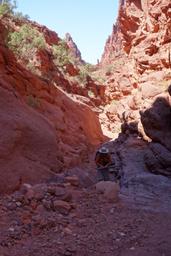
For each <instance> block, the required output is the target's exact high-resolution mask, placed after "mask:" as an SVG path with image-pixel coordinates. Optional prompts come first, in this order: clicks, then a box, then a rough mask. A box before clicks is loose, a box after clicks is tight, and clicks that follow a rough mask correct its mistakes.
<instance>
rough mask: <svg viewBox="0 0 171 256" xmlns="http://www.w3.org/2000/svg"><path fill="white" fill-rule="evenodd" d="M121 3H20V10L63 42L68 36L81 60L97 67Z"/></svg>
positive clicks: (91, 0) (76, 0)
mask: <svg viewBox="0 0 171 256" xmlns="http://www.w3.org/2000/svg"><path fill="white" fill-rule="evenodd" d="M118 2H119V0H48V1H46V0H18V1H17V3H18V10H17V11H21V12H22V13H23V14H28V15H29V17H30V19H31V20H34V21H37V22H38V23H40V24H42V25H45V26H47V27H48V28H50V29H51V30H54V31H56V32H57V33H58V35H59V37H61V38H64V36H65V34H66V33H67V32H69V33H70V34H71V36H72V38H73V40H74V42H75V43H76V44H77V46H78V48H79V50H80V51H81V54H82V58H83V59H84V60H85V61H87V62H89V63H92V64H96V62H97V59H100V58H101V55H102V53H103V50H104V46H105V42H106V40H107V38H108V36H109V35H110V34H111V32H112V25H113V24H114V23H115V20H116V17H117V13H118Z"/></svg>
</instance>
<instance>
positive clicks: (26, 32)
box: [8, 25, 46, 59]
mask: <svg viewBox="0 0 171 256" xmlns="http://www.w3.org/2000/svg"><path fill="white" fill-rule="evenodd" d="M8 46H9V48H10V49H11V50H12V51H13V52H14V53H15V54H17V55H18V56H19V57H21V58H24V59H26V58H30V57H31V56H32V55H33V54H34V53H35V52H36V50H37V49H44V48H45V47H46V42H45V39H44V37H43V35H42V34H41V33H40V32H39V31H37V30H36V29H34V28H32V27H31V26H29V25H23V26H21V27H20V30H19V31H18V32H13V33H10V35H9V40H8Z"/></svg>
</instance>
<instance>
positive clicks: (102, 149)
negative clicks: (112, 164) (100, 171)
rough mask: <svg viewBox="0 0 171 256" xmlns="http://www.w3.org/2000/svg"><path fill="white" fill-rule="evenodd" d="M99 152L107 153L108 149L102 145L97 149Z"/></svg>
mask: <svg viewBox="0 0 171 256" xmlns="http://www.w3.org/2000/svg"><path fill="white" fill-rule="evenodd" d="M99 152H100V153H103V154H107V153H109V149H108V148H106V147H102V148H100V149H99Z"/></svg>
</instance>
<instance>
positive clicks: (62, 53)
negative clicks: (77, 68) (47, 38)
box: [52, 40, 72, 67]
mask: <svg viewBox="0 0 171 256" xmlns="http://www.w3.org/2000/svg"><path fill="white" fill-rule="evenodd" d="M52 52H53V56H54V63H55V64H56V65H57V66H59V67H64V66H66V65H67V64H69V63H70V62H71V59H72V57H71V53H70V50H69V48H68V46H67V44H66V43H65V42H64V41H63V40H61V41H60V43H59V44H58V45H53V46H52Z"/></svg>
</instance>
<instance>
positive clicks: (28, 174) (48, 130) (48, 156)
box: [0, 26, 104, 193]
mask: <svg viewBox="0 0 171 256" xmlns="http://www.w3.org/2000/svg"><path fill="white" fill-rule="evenodd" d="M1 30H2V32H3V31H4V28H3V26H0V31H1ZM0 36H1V38H2V39H3V33H2V34H0ZM45 69H46V68H45ZM61 79H62V78H61ZM103 140H104V136H103V134H102V131H101V127H100V124H99V120H98V117H97V116H96V114H95V113H94V112H93V111H92V110H91V108H90V107H89V106H88V105H86V104H83V103H82V102H80V101H79V100H74V99H73V98H72V97H71V95H70V96H69V95H68V94H66V92H64V91H63V90H62V89H59V88H58V87H57V86H56V85H54V84H51V83H50V82H48V81H45V80H42V79H41V78H39V77H38V76H35V75H33V74H32V73H30V72H29V71H27V70H25V69H24V68H23V67H22V66H21V65H19V64H18V63H17V61H16V59H15V57H14V55H13V54H12V52H11V51H9V50H8V49H7V48H6V47H5V45H4V43H3V41H1V46H0V172H1V175H0V193H4V192H11V191H14V190H16V189H18V188H19V187H20V186H21V185H22V183H37V182H40V181H41V180H45V179H47V178H51V177H52V176H55V173H58V172H61V171H63V170H64V169H65V168H70V167H72V166H75V165H78V164H81V163H82V162H83V161H85V160H88V153H89V151H90V150H91V149H93V147H94V146H95V145H97V144H99V143H101V142H102V141H103Z"/></svg>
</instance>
